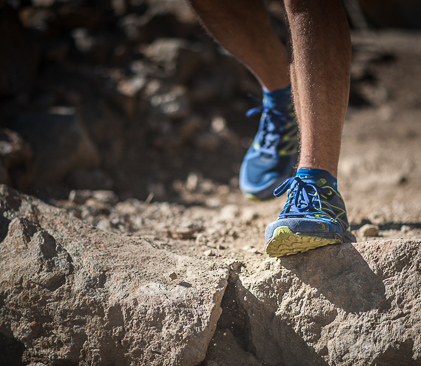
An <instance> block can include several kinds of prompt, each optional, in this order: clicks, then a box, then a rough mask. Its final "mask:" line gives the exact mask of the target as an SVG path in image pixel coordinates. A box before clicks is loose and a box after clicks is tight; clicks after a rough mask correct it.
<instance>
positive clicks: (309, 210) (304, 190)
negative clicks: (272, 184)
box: [273, 177, 332, 219]
mask: <svg viewBox="0 0 421 366" xmlns="http://www.w3.org/2000/svg"><path fill="white" fill-rule="evenodd" d="M288 190H290V191H294V193H293V194H289V196H288V200H287V203H286V204H285V207H284V210H283V211H282V213H281V215H282V216H292V215H297V214H298V215H303V214H314V213H317V214H319V215H322V216H324V217H326V218H328V219H332V218H331V217H330V216H328V215H327V214H326V213H325V212H323V207H322V201H321V194H322V193H321V192H320V193H319V191H321V190H322V188H320V187H316V186H315V185H314V184H311V183H307V182H304V181H302V180H301V178H300V177H290V178H287V179H285V180H284V181H283V182H282V183H281V184H279V185H278V186H277V187H276V188H275V190H274V192H273V195H274V196H275V197H279V196H282V195H283V194H284V193H285V192H287V191H288ZM281 215H280V216H281Z"/></svg>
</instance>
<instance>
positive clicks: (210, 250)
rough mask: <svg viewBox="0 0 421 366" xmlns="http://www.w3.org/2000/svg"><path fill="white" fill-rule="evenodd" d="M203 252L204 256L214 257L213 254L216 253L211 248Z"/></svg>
mask: <svg viewBox="0 0 421 366" xmlns="http://www.w3.org/2000/svg"><path fill="white" fill-rule="evenodd" d="M203 254H204V255H205V256H206V257H214V256H215V255H216V253H215V251H214V250H212V249H209V250H205V251H204V252H203Z"/></svg>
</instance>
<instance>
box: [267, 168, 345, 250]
mask: <svg viewBox="0 0 421 366" xmlns="http://www.w3.org/2000/svg"><path fill="white" fill-rule="evenodd" d="M320 175H322V177H320ZM329 180H331V179H329V177H327V176H326V174H323V173H322V174H318V175H316V176H315V177H314V178H310V177H299V176H296V177H292V178H289V179H286V180H285V181H284V182H283V183H281V184H280V185H279V186H278V187H277V188H276V189H275V192H274V195H275V196H277V197H278V196H281V195H282V194H284V193H285V192H286V191H288V199H287V202H286V204H285V207H284V209H283V210H282V212H281V214H280V215H279V217H278V219H277V220H276V221H273V222H271V223H270V224H269V225H268V226H267V228H266V241H267V243H266V247H265V251H266V253H267V254H268V255H269V256H270V257H282V256H286V255H291V254H296V253H301V252H306V251H307V250H310V249H315V248H318V247H322V246H325V245H329V244H337V243H343V242H344V239H345V238H346V237H347V236H350V238H351V235H352V234H351V233H350V231H349V223H348V219H347V215H346V208H345V203H344V201H343V199H342V197H341V195H340V194H339V193H338V192H337V191H336V190H335V189H334V188H333V186H334V185H333V179H332V180H331V181H329Z"/></svg>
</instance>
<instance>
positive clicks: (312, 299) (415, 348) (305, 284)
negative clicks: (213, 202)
mask: <svg viewBox="0 0 421 366" xmlns="http://www.w3.org/2000/svg"><path fill="white" fill-rule="evenodd" d="M420 244H421V241H420V240H413V241H411V240H394V241H386V240H378V241H372V242H369V243H358V244H343V245H339V246H329V247H325V248H321V249H319V250H315V251H311V252H309V253H307V254H303V255H299V256H294V257H290V258H289V257H288V258H284V259H280V260H277V259H268V260H266V261H263V262H262V263H261V265H260V266H256V267H257V268H247V272H246V273H241V274H240V275H239V277H238V279H237V281H236V283H235V284H236V296H237V302H238V304H239V306H240V308H241V309H242V311H245V312H246V314H247V316H246V318H247V320H246V323H248V324H249V326H247V327H246V330H247V332H248V336H249V342H250V344H251V345H250V347H251V348H252V349H254V351H255V355H256V356H257V358H258V359H260V360H261V361H263V362H264V363H265V365H419V364H420V363H421V291H420V285H419V284H420V281H421V253H420V250H419V247H420Z"/></svg>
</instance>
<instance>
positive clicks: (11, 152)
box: [0, 128, 32, 189]
mask: <svg viewBox="0 0 421 366" xmlns="http://www.w3.org/2000/svg"><path fill="white" fill-rule="evenodd" d="M31 159H32V149H31V147H30V145H29V144H28V143H27V142H26V141H24V140H23V138H22V136H20V135H19V134H18V133H17V132H14V131H11V130H9V129H7V128H0V182H1V183H3V184H10V185H13V186H16V187H18V188H21V189H22V188H25V187H26V186H27V185H28V184H29V181H30V176H29V174H28V170H29V166H30V163H31Z"/></svg>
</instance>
